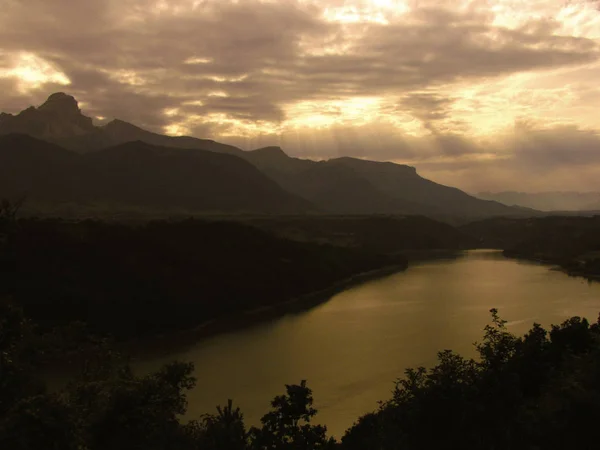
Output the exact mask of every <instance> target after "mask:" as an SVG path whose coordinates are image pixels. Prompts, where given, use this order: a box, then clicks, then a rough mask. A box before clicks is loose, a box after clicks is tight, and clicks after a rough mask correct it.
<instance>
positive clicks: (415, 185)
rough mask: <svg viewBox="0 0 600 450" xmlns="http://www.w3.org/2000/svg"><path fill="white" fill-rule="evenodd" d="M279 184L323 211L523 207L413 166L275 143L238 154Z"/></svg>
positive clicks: (456, 211)
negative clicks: (298, 153)
mask: <svg viewBox="0 0 600 450" xmlns="http://www.w3.org/2000/svg"><path fill="white" fill-rule="evenodd" d="M240 156H241V157H243V158H245V159H247V160H248V161H250V162H251V163H252V164H254V165H255V166H256V167H258V168H259V169H261V170H262V171H263V172H264V173H265V174H266V175H268V176H269V177H271V178H272V179H274V180H275V181H277V182H278V183H279V184H280V185H281V186H282V187H283V188H285V189H286V190H288V191H289V192H292V193H294V194H296V195H299V196H301V197H303V198H306V199H308V200H310V201H311V202H313V203H314V204H316V205H318V206H319V207H321V208H322V209H324V210H327V211H335V212H339V213H365V214H369V213H401V214H425V215H436V216H443V215H464V216H470V217H484V216H499V215H507V216H510V215H522V214H524V213H526V212H525V211H522V210H519V209H517V208H511V207H508V206H506V205H503V204H500V203H498V202H494V201H485V200H480V199H477V198H475V197H472V196H470V195H468V194H467V193H465V192H463V191H461V190H460V189H456V188H453V187H448V186H444V185H441V184H438V183H435V182H433V181H430V180H427V179H425V178H422V177H421V176H419V175H418V174H417V171H416V169H415V168H414V167H410V166H406V165H401V164H395V163H391V162H377V161H368V160H362V159H356V158H349V157H342V158H336V159H330V160H328V161H310V160H303V159H298V158H292V157H289V156H287V155H286V154H285V153H284V152H283V150H281V149H280V148H278V147H267V148H262V149H258V150H254V151H251V152H245V153H244V154H241V155H240Z"/></svg>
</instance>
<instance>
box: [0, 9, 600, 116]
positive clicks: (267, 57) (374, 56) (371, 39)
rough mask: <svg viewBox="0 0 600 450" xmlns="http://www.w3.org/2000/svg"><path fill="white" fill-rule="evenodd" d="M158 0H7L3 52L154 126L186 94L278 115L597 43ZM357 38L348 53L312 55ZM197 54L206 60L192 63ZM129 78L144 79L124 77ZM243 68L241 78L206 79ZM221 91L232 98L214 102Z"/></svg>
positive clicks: (545, 28)
mask: <svg viewBox="0 0 600 450" xmlns="http://www.w3.org/2000/svg"><path fill="white" fill-rule="evenodd" d="M3 1H4V2H5V3H6V0H3ZM159 3H160V2H153V1H142V0H137V1H136V0H128V1H119V2H117V1H104V0H102V1H101V0H86V1H82V2H74V1H72V0H54V1H52V2H49V1H47V0H43V1H42V0H28V1H26V2H24V1H21V0H17V1H8V2H7V3H6V6H5V8H4V12H3V18H2V19H0V42H2V47H3V49H4V51H5V52H6V51H8V52H10V51H28V52H32V53H35V54H36V55H39V56H41V57H43V58H45V59H46V60H48V61H51V62H53V63H55V64H56V65H57V67H59V68H60V69H61V70H62V71H63V72H64V73H65V74H66V75H67V76H68V77H69V79H70V80H71V82H72V85H71V86H70V87H69V91H70V92H73V93H76V94H78V95H79V97H80V98H81V99H82V100H84V101H85V102H86V103H87V104H88V105H90V107H91V108H93V110H94V111H95V112H97V113H98V115H103V116H113V115H119V116H121V117H123V111H124V114H125V117H123V118H125V119H129V120H131V119H132V118H136V117H142V116H143V117H145V119H144V124H154V126H155V127H160V126H163V125H166V124H168V123H169V122H170V119H169V118H167V117H165V116H164V115H163V110H164V109H165V108H172V107H176V106H180V105H181V104H182V103H183V102H186V101H193V100H196V101H203V102H204V105H205V107H204V108H203V109H202V112H203V113H206V112H215V113H226V114H230V115H231V117H243V118H248V119H254V120H270V121H280V120H283V119H284V118H285V117H284V114H283V112H282V105H285V104H289V103H293V102H297V101H300V100H307V99H327V98H336V97H344V96H352V95H362V96H365V95H402V94H403V93H405V92H411V91H415V90H421V89H423V88H427V87H431V86H436V85H439V84H441V83H449V82H453V81H457V80H462V79H465V78H479V77H488V76H496V75H501V74H507V73H512V72H517V71H523V70H534V69H543V68H550V67H556V66H561V65H571V64H580V63H584V62H587V61H591V60H593V59H595V58H596V57H597V50H598V49H597V45H596V44H595V43H594V42H593V41H591V40H587V39H583V38H574V37H557V36H553V35H551V34H550V31H551V29H550V28H549V25H547V24H546V22H539V23H538V24H537V25H533V26H532V25H529V26H527V27H524V28H522V29H517V30H507V29H498V28H494V27H492V26H491V25H490V17H488V16H486V15H484V14H478V13H474V12H468V13H454V12H449V11H443V10H440V9H437V10H436V9H424V8H423V9H418V10H417V11H416V12H415V13H414V20H413V21H410V22H406V23H405V22H397V23H396V22H392V23H391V24H390V25H388V26H380V25H365V24H345V25H341V24H337V23H330V22H326V21H324V20H323V19H322V17H321V13H322V11H321V10H320V9H318V8H316V7H314V6H303V4H300V3H298V2H295V1H285V2H283V1H282V2H279V3H271V2H269V3H265V2H260V1H258V0H247V1H243V2H237V3H236V2H228V1H223V0H220V1H219V2H200V3H199V5H200V6H198V7H196V8H195V9H191V8H189V6H186V5H189V3H190V2H184V1H172V2H167V3H166V4H167V5H168V6H170V7H171V9H170V10H169V9H167V10H162V11H159V10H157V9H156V7H157V5H158V4H159ZM178 6H179V7H180V8H181V9H180V10H177V9H176V7H178ZM358 35H360V36H359V39H356V40H353V36H358ZM350 41H351V48H350V49H349V50H348V52H346V53H344V54H315V52H314V51H312V52H311V50H319V49H320V48H322V47H323V46H332V45H335V44H336V43H338V44H343V43H344V42H350ZM307 43H308V44H307ZM311 46H312V49H311V48H310V47H311ZM307 51H308V53H307ZM192 58H196V59H204V60H205V61H208V62H205V63H197V64H189V63H187V64H186V63H185V62H186V61H187V62H190V61H191V59H192ZM128 73H129V76H132V75H135V76H136V77H138V79H139V83H137V84H128V81H127V76H128V75H127V74H128ZM244 75H245V76H246V78H245V79H243V80H240V81H237V82H235V81H233V82H232V81H223V82H217V81H215V80H214V79H211V78H210V77H221V78H224V79H226V80H228V79H231V78H232V77H240V76H244ZM215 90H222V91H224V92H227V93H228V94H229V97H227V98H217V97H209V94H210V93H211V92H212V91H215ZM410 98H411V97H409V100H410ZM106 99H110V102H108V101H106ZM415 101H419V102H421V103H422V108H421V112H420V113H419V114H421V115H422V114H424V111H425V108H426V107H427V101H429V103H430V106H433V107H434V108H437V109H438V110H439V109H440V107H443V106H444V105H436V104H431V102H435V101H436V100H435V99H434V98H430V99H429V100H428V99H427V98H419V97H418V96H417V94H415V95H413V96H412V102H413V103H414V102H415ZM25 102H26V100H25V99H24V103H25ZM412 106H413V107H412V110H414V104H413V105H412ZM407 107H408V108H409V109H411V105H410V103H409V104H408V105H407ZM136 108H144V110H143V111H142V110H140V111H135V109H136ZM442 114H443V113H442ZM425 115H427V114H425ZM150 116H153V117H152V118H151V117H150ZM426 118H427V117H426ZM429 119H432V120H433V119H436V117H431V116H430V117H429Z"/></svg>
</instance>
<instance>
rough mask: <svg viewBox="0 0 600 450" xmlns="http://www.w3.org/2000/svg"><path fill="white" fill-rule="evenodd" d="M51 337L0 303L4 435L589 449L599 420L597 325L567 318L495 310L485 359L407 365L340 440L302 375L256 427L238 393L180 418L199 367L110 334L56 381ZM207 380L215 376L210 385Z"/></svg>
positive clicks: (2, 438) (11, 441)
mask: <svg viewBox="0 0 600 450" xmlns="http://www.w3.org/2000/svg"><path fill="white" fill-rule="evenodd" d="M44 339H45V337H44V336H43V335H40V334H39V333H38V332H37V330H36V328H35V327H34V326H33V324H32V323H31V322H30V321H28V320H27V319H25V318H24V316H23V314H22V310H21V309H20V308H18V307H16V306H14V305H12V304H11V303H10V302H6V301H3V302H2V303H0V448H3V449H10V450H33V449H36V450H37V449H73V450H75V449H78V450H81V449H89V450H104V449H105V450H120V449H122V450H132V449H140V450H141V449H144V450H162V449H173V450H188V449H189V450H288V449H289V450H313V449H314V450H317V449H338V448H339V449H351V450H354V449H357V450H358V449H360V450H363V449H364V450H370V449H381V450H388V449H390V450H392V449H393V450H396V449H407V450H410V449H436V448H450V449H463V448H464V449H486V450H487V449H490V450H492V449H493V450H498V449H527V450H534V449H542V448H543V449H561V450H562V449H565V448H577V449H592V448H597V436H596V434H595V432H594V430H595V426H596V424H597V423H598V420H600V326H599V324H597V323H596V324H593V325H591V326H590V324H589V323H588V322H587V320H585V319H580V318H578V317H574V318H571V319H569V320H567V321H566V322H564V323H563V324H562V325H560V326H553V327H552V329H551V330H550V331H549V332H548V331H546V330H545V329H543V328H542V327H540V326H539V325H534V326H533V328H532V329H531V330H530V331H529V332H528V333H527V334H526V335H525V336H523V337H516V336H514V335H512V334H510V333H509V332H507V330H506V329H505V323H504V321H502V320H501V319H500V318H499V317H498V315H497V312H496V311H495V310H492V323H491V324H490V325H489V326H487V327H486V328H485V333H484V336H483V340H482V342H481V343H479V344H477V349H478V351H479V355H480V358H479V359H477V360H473V359H465V358H463V357H461V356H460V355H457V354H455V353H452V352H451V351H449V350H448V351H444V352H441V353H440V354H439V361H438V364H437V365H436V366H435V367H433V368H432V369H429V370H427V369H425V368H417V369H410V370H407V371H406V374H405V377H404V378H402V379H400V380H399V381H398V382H397V384H396V389H395V390H394V391H393V393H392V397H391V398H390V399H388V400H387V401H384V402H382V403H381V406H380V408H379V409H378V410H377V411H376V412H374V413H370V414H367V415H365V416H363V417H361V418H359V419H358V420H357V422H356V423H355V425H354V426H353V427H352V428H350V429H349V430H348V431H347V432H346V434H345V435H344V436H343V437H342V439H341V441H339V442H336V441H335V440H334V439H332V438H330V437H328V436H327V429H326V427H324V426H320V425H314V424H313V420H314V416H315V415H316V413H317V411H316V410H315V409H314V408H313V398H312V393H311V390H310V389H309V387H308V386H307V385H306V383H305V382H304V381H303V382H301V383H300V384H299V385H288V386H286V392H285V394H283V395H281V396H278V397H276V398H275V399H273V401H272V403H271V404H272V409H271V411H269V412H267V413H266V414H265V415H264V417H263V418H262V420H261V424H260V425H259V426H257V427H247V426H246V424H245V423H244V418H243V414H242V412H241V411H240V410H239V409H237V408H234V407H233V405H232V402H231V401H229V402H228V404H227V405H226V406H224V407H219V408H217V410H216V412H215V413H214V414H207V415H205V416H203V417H200V418H198V419H197V420H192V421H189V422H187V423H186V422H183V421H182V420H180V419H181V416H182V414H184V413H185V410H186V394H185V393H186V391H187V390H189V389H191V388H192V387H194V384H195V380H194V377H193V366H192V365H191V364H186V363H172V364H169V365H166V366H164V367H163V368H162V369H161V370H159V371H158V372H156V373H153V374H150V375H147V376H144V377H138V376H134V375H133V374H132V372H131V370H130V369H129V367H128V365H127V364H126V363H125V362H124V361H123V360H122V358H120V357H119V356H118V355H117V354H116V353H114V352H113V351H111V350H110V347H108V346H107V345H106V344H103V343H102V342H100V343H99V344H98V345H96V346H95V347H94V351H89V350H88V351H87V352H86V355H87V358H86V361H85V363H84V364H82V370H81V373H80V375H79V376H78V377H76V378H75V379H73V380H72V382H71V383H69V384H68V386H67V387H66V388H64V389H62V390H60V391H53V392H50V391H48V390H47V388H46V387H45V386H44V384H43V382H42V381H41V380H40V379H39V378H38V376H37V375H38V373H39V372H38V371H37V370H36V369H37V362H38V361H39V360H40V357H42V356H43V352H44V349H45V348H46V347H45V345H44ZM201 388H203V389H210V386H203V387H201Z"/></svg>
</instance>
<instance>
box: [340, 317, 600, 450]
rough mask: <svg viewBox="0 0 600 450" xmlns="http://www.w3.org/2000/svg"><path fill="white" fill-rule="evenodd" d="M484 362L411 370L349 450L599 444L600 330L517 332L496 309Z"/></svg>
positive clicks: (359, 427) (566, 326)
mask: <svg viewBox="0 0 600 450" xmlns="http://www.w3.org/2000/svg"><path fill="white" fill-rule="evenodd" d="M491 313H492V323H491V324H490V325H488V326H487V327H486V328H485V333H484V338H483V341H482V342H481V343H479V344H477V345H476V347H477V350H478V352H479V359H478V360H474V359H464V358H462V357H460V356H458V355H456V354H454V353H452V352H451V351H444V352H441V353H440V354H439V362H438V364H437V365H436V366H435V367H433V368H432V369H429V370H427V369H425V368H423V367H420V368H418V369H409V370H407V372H406V378H404V379H402V380H399V381H398V382H397V385H396V389H395V390H394V392H393V395H392V398H391V399H390V400H388V401H386V402H384V403H382V405H381V407H380V409H379V411H377V412H376V413H374V414H369V415H366V416H364V417H362V418H361V419H360V420H359V421H358V422H357V423H356V424H355V425H354V426H353V427H352V428H351V429H350V430H349V431H348V432H347V433H346V435H345V436H344V437H343V439H342V447H343V448H344V449H371V448H376V449H382V450H387V449H407V450H412V449H432V448H468V449H482V450H483V449H486V450H487V449H528V450H529V449H531V450H533V449H538V448H544V449H564V448H583V449H588V448H596V445H597V442H596V439H595V437H594V436H593V434H592V433H590V431H591V430H592V429H593V428H592V427H593V425H592V424H593V423H596V422H597V421H598V420H599V419H600V327H599V325H598V324H594V325H592V326H590V325H589V323H588V322H587V321H586V320H585V319H580V318H578V317H574V318H571V319H569V320H567V321H565V322H564V323H563V324H561V325H559V326H553V327H552V329H551V331H550V332H547V331H546V330H544V329H543V328H542V327H541V326H540V325H538V324H534V326H533V328H532V329H531V330H530V331H529V332H528V333H527V334H526V335H525V336H523V337H520V338H517V337H515V336H513V335H512V334H511V333H509V332H508V331H507V330H506V327H505V323H506V322H505V321H503V320H502V319H500V318H499V316H498V312H497V311H496V310H495V309H493V310H491Z"/></svg>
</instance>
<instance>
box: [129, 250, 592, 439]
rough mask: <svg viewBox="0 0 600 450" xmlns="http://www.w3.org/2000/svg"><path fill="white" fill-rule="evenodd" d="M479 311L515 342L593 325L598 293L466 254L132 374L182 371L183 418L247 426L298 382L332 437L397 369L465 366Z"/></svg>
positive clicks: (478, 330)
mask: <svg viewBox="0 0 600 450" xmlns="http://www.w3.org/2000/svg"><path fill="white" fill-rule="evenodd" d="M490 308H498V310H499V312H500V316H501V317H502V318H504V319H506V320H508V321H509V322H508V327H509V329H510V330H511V331H512V332H514V333H517V334H522V333H524V332H526V331H527V330H528V329H529V328H530V327H531V325H532V324H533V323H534V322H538V323H541V324H542V325H543V326H545V327H549V326H550V324H552V323H560V322H562V321H564V320H565V319H567V318H569V317H571V316H574V315H578V316H584V317H587V318H588V319H589V320H590V321H596V319H597V317H598V313H599V312H600V283H588V282H587V281H586V280H584V279H582V278H573V277H569V276H567V275H566V274H564V273H562V272H559V271H555V270H551V269H550V268H549V267H548V266H545V265H541V264H536V263H530V262H523V261H517V260H512V259H506V258H504V257H503V256H502V254H501V253H500V252H499V251H492V250H490V251H488V250H477V251H469V252H465V253H464V255H463V256H461V257H459V258H457V259H452V260H437V261H429V262H422V263H418V264H415V265H413V266H411V267H410V268H409V269H408V270H407V271H405V272H400V273H397V274H394V275H390V276H386V277H383V278H381V279H378V280H374V281H369V282H365V283H364V284H361V285H359V286H356V287H352V288H349V289H348V290H346V291H344V292H341V293H339V294H337V295H335V296H333V297H332V298H331V299H330V300H329V301H327V302H325V303H323V304H321V305H319V306H317V307H315V308H313V309H311V310H309V311H306V312H302V313H298V314H295V315H288V316H285V317H282V318H279V319H276V320H274V321H272V322H268V323H260V324H257V325H255V326H253V327H251V328H246V329H243V330H240V331H237V332H230V333H227V334H222V335H217V336H215V337H213V338H209V339H205V340H202V341H201V342H199V343H197V344H195V345H193V346H191V347H189V348H186V349H182V350H180V351H178V352H176V353H173V354H170V355H168V356H160V357H148V358H145V359H143V360H140V361H137V362H136V363H135V367H136V369H137V370H138V371H140V372H146V371H149V370H153V369H155V368H158V367H159V366H160V365H161V364H163V363H165V362H168V361H170V360H173V359H178V360H183V361H193V362H194V364H195V366H196V376H197V378H198V384H197V387H196V388H195V389H194V390H193V391H192V392H190V393H189V394H188V399H189V408H188V417H189V418H197V417H199V416H200V415H201V414H203V413H206V412H214V411H215V406H216V405H218V404H226V402H227V399H229V398H232V399H233V400H234V405H237V406H240V408H241V409H242V411H243V412H244V416H245V418H246V424H247V425H252V424H257V423H258V422H259V419H260V417H261V416H262V415H263V414H265V413H266V412H267V411H268V409H269V402H270V400H271V399H272V398H273V397H274V396H275V395H278V394H281V393H284V392H285V387H284V385H285V384H286V383H287V384H294V383H299V382H300V381H301V380H303V379H306V380H307V382H308V386H309V387H311V388H312V389H313V393H314V398H315V407H316V408H317V409H318V410H319V413H318V414H317V416H316V421H315V423H321V424H324V425H327V427H328V429H329V433H330V434H332V435H334V436H336V437H340V436H341V435H342V434H343V433H344V431H345V430H346V429H347V428H348V427H350V426H351V425H352V423H353V422H354V421H355V420H356V419H357V418H358V417H359V416H361V415H363V414H365V413H368V412H370V411H373V410H375V409H376V408H377V401H378V400H383V399H387V398H389V397H390V393H391V391H392V389H393V387H394V380H396V379H397V378H398V377H401V376H402V375H403V373H404V370H405V369H407V368H409V367H416V366H419V365H423V366H431V365H432V364H434V363H435V361H436V353H437V352H438V351H441V350H444V349H453V350H455V351H457V352H459V353H461V354H463V355H468V356H474V355H475V351H474V348H473V343H474V342H475V341H477V340H480V339H481V337H482V330H483V327H484V326H485V325H486V324H487V323H489V318H490V314H489V310H490Z"/></svg>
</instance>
